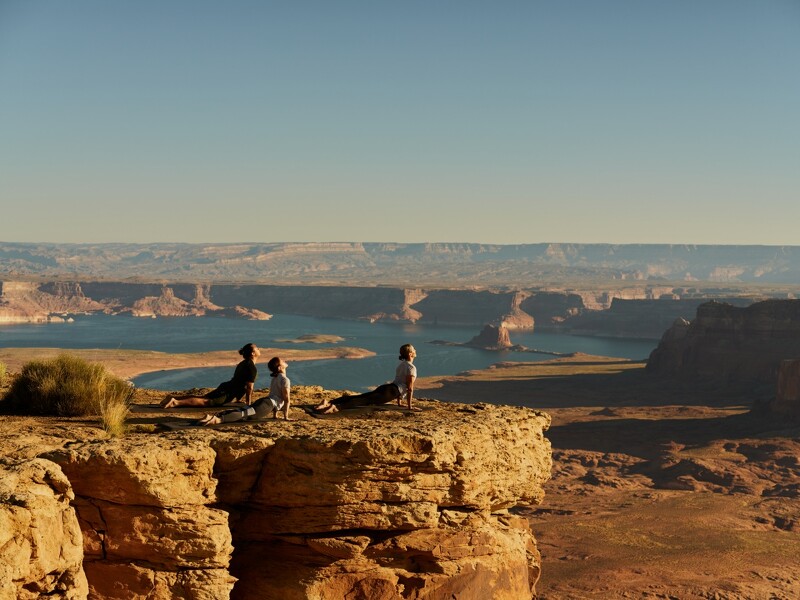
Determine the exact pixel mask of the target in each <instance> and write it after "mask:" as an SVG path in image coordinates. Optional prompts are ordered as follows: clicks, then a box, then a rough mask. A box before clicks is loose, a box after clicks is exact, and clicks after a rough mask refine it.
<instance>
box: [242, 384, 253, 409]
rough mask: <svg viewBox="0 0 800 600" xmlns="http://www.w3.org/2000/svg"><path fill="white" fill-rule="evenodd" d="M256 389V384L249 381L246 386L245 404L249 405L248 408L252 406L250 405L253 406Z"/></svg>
mask: <svg viewBox="0 0 800 600" xmlns="http://www.w3.org/2000/svg"><path fill="white" fill-rule="evenodd" d="M254 387H255V384H254V383H253V382H252V381H248V382H247V383H245V384H244V403H245V404H247V406H250V404H252V402H253V388H254Z"/></svg>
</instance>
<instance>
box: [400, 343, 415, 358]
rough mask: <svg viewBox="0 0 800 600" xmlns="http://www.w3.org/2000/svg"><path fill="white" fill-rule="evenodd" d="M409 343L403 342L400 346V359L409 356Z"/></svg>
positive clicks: (410, 346)
mask: <svg viewBox="0 0 800 600" xmlns="http://www.w3.org/2000/svg"><path fill="white" fill-rule="evenodd" d="M413 347H414V346H412V345H411V344H403V345H402V346H400V360H408V359H409V358H410V357H411V348H413Z"/></svg>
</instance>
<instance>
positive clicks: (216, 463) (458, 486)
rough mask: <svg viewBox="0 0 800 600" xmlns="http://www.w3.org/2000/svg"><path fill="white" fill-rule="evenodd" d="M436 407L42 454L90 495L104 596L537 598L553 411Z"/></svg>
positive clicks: (91, 578)
mask: <svg viewBox="0 0 800 600" xmlns="http://www.w3.org/2000/svg"><path fill="white" fill-rule="evenodd" d="M420 404H421V405H422V406H423V407H424V408H425V410H424V411H423V412H420V413H410V412H408V411H402V410H375V411H373V412H368V413H363V414H362V413H357V414H354V415H346V414H342V416H339V415H337V416H336V417H334V418H319V419H316V418H311V417H309V416H307V415H301V416H300V418H298V419H297V420H295V421H291V422H288V423H286V422H283V421H274V420H269V421H265V422H258V423H243V424H231V425H226V426H222V427H219V428H215V429H205V428H190V429H185V430H178V431H171V432H166V433H133V434H130V435H128V436H127V437H125V438H123V439H120V440H113V441H106V440H99V439H94V440H89V441H79V440H69V439H66V438H65V437H64V435H63V432H62V434H61V435H60V436H59V437H58V438H54V437H53V436H47V437H43V438H42V447H43V448H45V449H46V451H45V450H40V452H44V454H43V455H42V458H45V459H47V460H46V461H42V462H48V463H49V464H51V465H52V467H53V469H54V470H55V471H58V472H63V474H64V475H65V476H66V479H65V481H66V480H68V482H69V491H68V492H67V491H62V492H61V493H62V495H63V494H74V499H73V501H72V503H71V506H72V508H73V509H74V511H75V514H76V515H77V519H78V522H79V523H80V529H81V532H82V538H83V570H84V572H85V575H86V579H87V580H88V589H89V592H88V593H89V596H90V597H102V598H107V599H114V598H139V597H141V598H144V597H147V598H148V599H153V600H156V599H162V598H163V599H165V600H166V599H167V598H192V599H198V600H199V599H207V598H214V599H220V598H229V597H230V598H235V599H250V598H275V599H277V598H281V599H293V598H298V599H299V598H317V599H321V600H322V599H325V600H327V599H330V600H333V599H334V598H335V599H341V598H351V599H353V600H358V599H362V600H371V599H386V600H389V599H395V598H396V599H398V600H399V599H400V598H416V599H428V598H430V599H432V598H444V597H447V598H450V597H459V598H494V599H498V600H502V599H509V600H511V599H513V600H523V599H524V600H528V599H529V598H530V597H531V595H532V594H533V593H534V588H535V584H536V581H537V579H538V577H539V569H540V559H539V552H538V550H537V548H536V543H535V540H534V538H533V536H532V534H531V532H530V529H529V526H528V522H527V520H526V519H525V518H523V517H519V516H516V515H515V514H514V513H513V511H510V509H512V508H513V507H515V506H517V505H532V504H537V503H539V502H541V500H542V497H543V489H542V486H543V484H544V482H545V481H546V480H547V479H548V478H549V477H550V469H551V453H550V443H549V442H548V440H547V439H546V438H545V437H544V431H545V430H546V429H547V428H548V426H549V422H550V419H549V417H548V416H547V415H546V414H543V413H540V412H537V411H533V410H531V409H525V408H515V407H506V406H486V405H469V406H467V405H452V404H444V403H438V402H425V401H422V402H421V403H420ZM137 412H141V411H137ZM137 417H141V418H138V419H137V420H139V421H142V420H147V417H146V416H144V415H137ZM160 417H161V418H163V413H160ZM12 420H13V418H11V417H10V418H9V421H12ZM4 426H10V427H13V426H14V425H13V423H11V422H9V423H7V424H6V425H4ZM59 427H61V425H59ZM25 439H26V440H27V441H26V442H25V444H26V448H27V450H26V452H27V453H30V448H31V447H32V446H31V445H30V442H31V438H30V435H27V436H26V437H25ZM84 439H86V438H84ZM10 443H13V442H12V441H10V440H9V441H7V442H6V443H5V445H8V444H10ZM26 452H20V453H19V456H20V457H22V456H23V455H24V454H25V453H26ZM37 460H41V458H39V459H37ZM50 461H52V462H50ZM53 463H56V464H53ZM59 469H60V470H59ZM23 528H24V527H23ZM73 537H74V536H73ZM67 567H68V565H67V566H65V567H64V569H65V570H68V568H67ZM69 572H70V573H72V571H69ZM79 575H80V574H78V575H75V576H76V577H79ZM25 584H26V585H29V582H28V581H26V582H25ZM71 597H72V596H71ZM74 597H84V596H81V595H75V596H74Z"/></svg>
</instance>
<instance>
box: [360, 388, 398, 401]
mask: <svg viewBox="0 0 800 600" xmlns="http://www.w3.org/2000/svg"><path fill="white" fill-rule="evenodd" d="M362 397H363V398H362V400H361V402H360V404H362V405H364V406H367V405H374V404H387V403H389V402H391V401H392V400H396V399H397V398H399V397H400V390H399V389H397V386H396V385H395V384H393V383H384V384H383V385H379V386H378V387H376V388H375V389H374V390H372V391H371V392H367V393H366V394H362Z"/></svg>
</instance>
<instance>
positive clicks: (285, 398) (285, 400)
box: [283, 387, 292, 421]
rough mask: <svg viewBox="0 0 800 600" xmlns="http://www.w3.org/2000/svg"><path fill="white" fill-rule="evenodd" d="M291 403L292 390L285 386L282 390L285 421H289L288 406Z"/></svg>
mask: <svg viewBox="0 0 800 600" xmlns="http://www.w3.org/2000/svg"><path fill="white" fill-rule="evenodd" d="M291 404H292V392H291V391H290V390H289V388H288V387H287V388H286V389H284V390H283V419H284V420H285V421H291V419H290V418H289V407H290V406H291Z"/></svg>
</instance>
